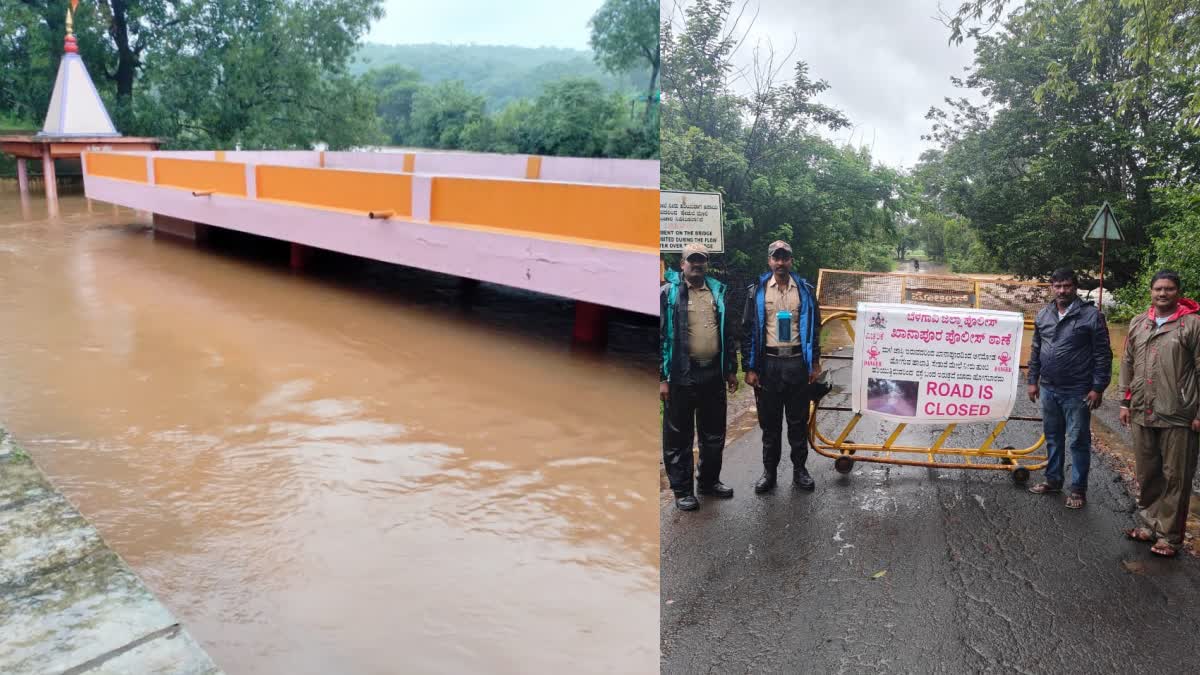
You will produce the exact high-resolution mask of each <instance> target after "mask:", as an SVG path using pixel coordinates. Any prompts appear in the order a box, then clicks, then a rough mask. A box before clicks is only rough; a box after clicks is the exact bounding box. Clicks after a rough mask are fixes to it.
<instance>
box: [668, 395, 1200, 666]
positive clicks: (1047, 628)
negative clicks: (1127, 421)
mask: <svg viewBox="0 0 1200 675" xmlns="http://www.w3.org/2000/svg"><path fill="white" fill-rule="evenodd" d="M846 398H847V397H845V396H842V395H839V394H838V393H837V392H836V391H835V392H834V393H833V394H831V395H830V396H829V397H827V398H826V401H825V403H826V404H827V405H845V404H846V403H845V401H846ZM1106 405H1113V404H1112V403H1111V402H1110V403H1106ZM1014 414H1017V415H1029V414H1036V413H1035V412H1034V410H1033V408H1032V406H1030V405H1029V404H1028V403H1025V404H1020V405H1019V406H1018V408H1017V410H1016V411H1015V412H1014ZM822 415H823V416H824V417H823V418H822V419H823V420H824V421H823V422H822V423H821V428H822V429H823V430H826V433H827V435H829V434H830V433H833V432H834V431H836V430H840V428H841V424H843V423H844V421H845V419H846V416H845V415H841V414H837V413H823V414H822ZM859 429H861V431H860V430H856V431H855V433H854V434H853V438H855V439H856V440H858V441H860V442H872V441H874V442H878V441H880V440H882V438H883V432H881V431H880V430H878V429H874V430H868V429H863V427H862V425H860V427H859ZM1009 429H1010V430H1006V431H1005V433H1004V434H1003V435H1002V436H1001V438H1000V443H999V444H998V445H1000V446H1004V445H1013V446H1015V447H1025V446H1028V445H1029V444H1031V443H1032V442H1033V441H1036V439H1037V436H1038V435H1039V433H1040V428H1039V426H1038V425H1037V424H1035V423H1032V424H1031V423H1024V424H1020V423H1016V422H1014V423H1012V424H1010V426H1009ZM987 430H988V429H987V428H986V427H985V428H982V429H981V428H978V427H975V428H965V430H964V431H963V432H962V433H957V432H956V433H955V434H954V435H952V436H951V439H950V440H951V443H949V444H948V445H958V446H960V447H969V446H970V445H971V444H977V443H978V441H979V440H980V439H981V438H982V436H983V434H985V433H986V432H987ZM936 431H940V428H930V429H928V430H926V431H914V432H913V435H911V436H910V435H909V432H906V433H905V436H904V437H902V439H904V438H910V439H911V438H923V437H928V436H931V435H934V434H935V433H936ZM808 466H809V469H810V471H812V474H813V476H814V478H815V479H816V481H817V489H816V491H815V492H811V493H810V492H802V491H798V490H796V489H794V488H793V487H792V485H791V474H790V470H791V467H790V464H789V462H788V461H787V459H786V450H785V459H784V462H783V464H782V465H781V467H780V471H779V477H780V483H779V487H777V488H776V490H775V492H774V493H772V494H768V495H764V496H759V495H755V494H754V491H753V483H754V481H755V480H756V479H757V477H758V476H759V475H760V473H761V470H762V467H761V435H760V433H759V432H758V431H757V429H756V430H755V431H753V432H751V433H749V434H747V435H745V436H744V437H742V438H740V439H738V440H737V441H735V442H733V443H732V444H731V445H730V446H729V447H727V448H726V450H725V463H724V468H723V470H722V480H723V481H724V482H725V483H726V484H727V485H729V486H731V487H733V488H734V489H735V490H736V494H735V496H734V498H733V499H732V500H728V501H718V500H713V499H708V500H705V501H703V502H702V504H701V508H700V510H699V511H696V512H692V513H681V512H679V511H677V510H676V509H675V508H674V506H673V505H672V504H671V503H670V501H669V500H664V506H663V510H662V520H661V531H662V604H661V608H662V609H661V611H662V617H661V618H662V624H661V626H662V672H663V673H763V672H784V673H801V672H803V673H809V672H813V673H842V672H934V673H964V672H1021V673H1060V672H1061V673H1076V672H1082V673H1098V672H1103V673H1132V672H1194V671H1196V670H1200V561H1197V560H1195V559H1191V558H1186V557H1180V558H1178V559H1176V560H1163V559H1159V558H1156V557H1155V556H1152V555H1151V554H1150V553H1149V549H1148V545H1145V544H1139V543H1135V542H1131V541H1128V540H1125V539H1124V538H1123V537H1122V536H1121V534H1120V530H1121V528H1124V527H1127V526H1129V525H1130V524H1132V517H1131V510H1132V498H1131V497H1130V496H1129V495H1128V494H1126V493H1125V490H1124V488H1123V487H1122V484H1121V483H1120V481H1119V479H1118V478H1117V476H1116V474H1115V473H1114V472H1113V471H1112V469H1110V468H1109V467H1108V465H1107V462H1106V461H1105V460H1104V458H1103V456H1102V455H1099V454H1097V455H1096V456H1095V457H1094V458H1093V462H1092V471H1091V477H1090V480H1089V483H1090V485H1089V495H1088V499H1089V501H1088V505H1087V506H1086V507H1085V508H1084V509H1082V510H1080V511H1072V510H1068V509H1066V508H1064V507H1063V495H1056V496H1037V495H1033V494H1030V493H1028V492H1027V491H1026V490H1025V486H1024V485H1018V484H1016V483H1014V482H1013V481H1012V479H1011V478H1010V476H1009V474H1008V473H1007V472H999V471H996V472H993V471H969V470H956V469H945V470H943V469H926V468H918V467H894V466H893V467H889V466H886V465H882V464H870V463H864V462H860V463H858V464H856V465H855V466H854V469H853V471H852V473H851V474H850V475H848V476H843V475H841V474H838V473H836V472H835V471H834V469H833V461H832V460H830V459H828V458H825V457H822V456H820V455H817V454H816V453H815V452H811V451H810V453H809V459H808ZM1040 479H1041V473H1040V472H1035V473H1034V474H1033V476H1032V478H1031V479H1030V483H1029V484H1032V483H1033V482H1034V481H1037V480H1040ZM879 572H885V574H884V575H883V576H880V577H879V578H872V577H873V576H875V575H877V574H878V573H879Z"/></svg>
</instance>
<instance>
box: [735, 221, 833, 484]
mask: <svg viewBox="0 0 1200 675" xmlns="http://www.w3.org/2000/svg"><path fill="white" fill-rule="evenodd" d="M767 266H768V267H769V268H770V271H769V272H766V273H764V274H763V275H761V276H760V277H759V278H758V281H757V282H755V283H754V284H753V285H752V286H750V288H748V289H746V306H745V309H744V310H743V312H742V370H744V371H746V384H748V385H750V386H751V387H754V401H755V404H756V406H757V408H758V425H759V427H760V428H761V429H762V438H763V474H762V477H761V478H759V479H758V482H757V483H755V484H754V491H755V492H756V493H758V494H763V493H765V492H769V491H771V490H773V489H775V482H776V470H777V469H778V468H779V462H780V458H781V456H782V452H783V450H782V447H783V422H784V420H785V419H786V420H787V440H788V445H789V446H790V447H791V460H792V482H793V483H794V484H795V485H796V487H798V488H800V489H802V490H812V489H814V486H815V483H814V481H813V478H812V475H811V474H809V472H808V469H807V468H806V467H805V460H806V459H807V457H808V413H809V405H810V403H811V401H812V398H811V393H810V392H811V391H812V389H811V387H810V385H811V384H812V383H813V382H814V380H816V378H817V377H818V376H819V375H820V373H821V362H820V359H821V344H820V329H821V308H820V306H819V305H818V304H817V298H816V295H815V293H814V292H813V288H812V285H811V284H809V283H808V281H806V280H804V279H802V278H801V277H800V275H798V274H796V273H795V272H792V247H791V246H790V245H789V244H788V243H787V242H785V241H775V242H772V243H771V244H770V246H768V247H767Z"/></svg>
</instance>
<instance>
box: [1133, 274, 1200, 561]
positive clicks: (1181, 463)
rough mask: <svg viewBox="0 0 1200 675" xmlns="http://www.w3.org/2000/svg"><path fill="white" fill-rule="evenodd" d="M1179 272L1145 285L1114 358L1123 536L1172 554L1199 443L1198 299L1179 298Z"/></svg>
mask: <svg viewBox="0 0 1200 675" xmlns="http://www.w3.org/2000/svg"><path fill="white" fill-rule="evenodd" d="M1179 291H1180V283H1179V276H1178V275H1177V274H1175V273H1174V272H1169V271H1163V272H1159V273H1158V274H1156V275H1154V279H1153V280H1152V281H1151V285H1150V298H1151V305H1150V309H1149V311H1147V312H1146V313H1144V314H1140V315H1138V316H1137V317H1135V318H1134V319H1133V321H1132V322H1130V324H1129V336H1128V337H1127V338H1126V339H1125V356H1124V358H1122V360H1121V391H1123V392H1124V400H1123V401H1122V403H1121V406H1122V407H1121V424H1123V425H1125V426H1129V425H1130V422H1132V428H1131V430H1130V431H1131V432H1132V435H1133V449H1134V455H1135V459H1136V462H1137V469H1136V470H1137V479H1138V483H1139V484H1140V485H1141V488H1142V489H1141V495H1140V496H1139V497H1138V502H1137V505H1138V511H1137V523H1138V526H1137V527H1135V528H1133V529H1130V530H1127V531H1126V533H1125V534H1126V535H1127V536H1129V537H1130V538H1131V539H1136V540H1138V541H1145V542H1151V541H1153V542H1154V546H1153V547H1152V548H1151V549H1150V551H1151V552H1152V553H1155V554H1157V555H1161V556H1166V557H1172V556H1174V555H1176V554H1177V553H1178V552H1179V547H1180V546H1181V545H1182V543H1183V533H1184V525H1185V523H1186V522H1187V514H1188V501H1189V499H1190V498H1191V494H1192V477H1193V476H1194V475H1195V473H1196V454H1197V450H1198V449H1200V314H1197V310H1200V305H1197V304H1196V303H1195V302H1194V301H1192V300H1190V299H1188V298H1184V297H1181V296H1180V292H1179Z"/></svg>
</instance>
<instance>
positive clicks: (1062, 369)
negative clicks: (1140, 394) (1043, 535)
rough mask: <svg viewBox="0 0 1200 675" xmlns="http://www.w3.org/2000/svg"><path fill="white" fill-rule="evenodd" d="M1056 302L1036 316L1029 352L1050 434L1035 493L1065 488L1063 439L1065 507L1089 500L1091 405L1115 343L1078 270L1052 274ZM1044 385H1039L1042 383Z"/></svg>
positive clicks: (1034, 391)
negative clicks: (1066, 467)
mask: <svg viewBox="0 0 1200 675" xmlns="http://www.w3.org/2000/svg"><path fill="white" fill-rule="evenodd" d="M1050 288H1051V290H1053V291H1054V302H1051V303H1050V304H1049V305H1046V306H1045V307H1044V308H1042V311H1040V312H1038V315H1037V318H1035V319H1034V326H1033V344H1032V345H1031V349H1030V353H1029V400H1030V401H1035V402H1036V401H1037V400H1038V396H1039V395H1040V396H1041V399H1042V426H1043V430H1044V433H1045V434H1046V454H1047V455H1048V457H1049V460H1048V462H1047V463H1046V479H1045V481H1043V482H1041V483H1038V484H1037V485H1034V486H1033V487H1031V488H1029V491H1030V492H1032V493H1034V494H1050V493H1056V492H1060V491H1062V485H1063V463H1064V451H1063V444H1064V440H1065V442H1066V443H1067V444H1068V446H1069V447H1070V450H1071V490H1070V495H1069V496H1068V497H1067V508H1072V509H1078V508H1082V507H1083V505H1084V503H1085V502H1086V498H1087V497H1086V495H1087V479H1088V468H1089V467H1090V465H1091V451H1092V429H1091V422H1092V411H1093V410H1095V409H1096V408H1099V407H1100V404H1101V402H1102V401H1103V400H1104V399H1103V394H1104V390H1105V389H1106V388H1107V387H1108V384H1109V381H1110V380H1112V357H1113V354H1112V348H1111V347H1110V346H1109V341H1108V325H1107V324H1106V323H1105V321H1104V315H1103V314H1101V313H1100V310H1098V309H1097V308H1096V305H1095V304H1094V303H1092V302H1084V301H1083V300H1081V299H1080V297H1079V294H1078V288H1079V285H1078V281H1077V279H1076V278H1075V272H1074V271H1072V270H1070V269H1068V268H1065V267H1062V268H1059V269H1057V270H1054V273H1053V274H1051V275H1050ZM1039 385H1040V386H1039Z"/></svg>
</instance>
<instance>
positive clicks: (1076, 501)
mask: <svg viewBox="0 0 1200 675" xmlns="http://www.w3.org/2000/svg"><path fill="white" fill-rule="evenodd" d="M1084 504H1087V496H1086V495H1084V494H1083V493H1082V492H1072V493H1071V494H1070V495H1068V496H1067V508H1068V509H1082V508H1083V505H1084Z"/></svg>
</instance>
